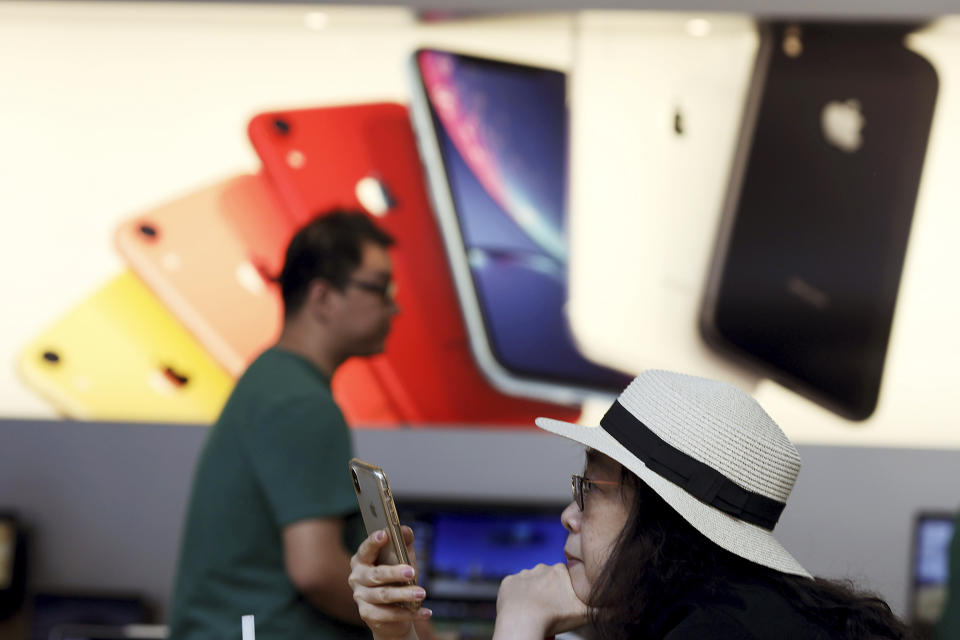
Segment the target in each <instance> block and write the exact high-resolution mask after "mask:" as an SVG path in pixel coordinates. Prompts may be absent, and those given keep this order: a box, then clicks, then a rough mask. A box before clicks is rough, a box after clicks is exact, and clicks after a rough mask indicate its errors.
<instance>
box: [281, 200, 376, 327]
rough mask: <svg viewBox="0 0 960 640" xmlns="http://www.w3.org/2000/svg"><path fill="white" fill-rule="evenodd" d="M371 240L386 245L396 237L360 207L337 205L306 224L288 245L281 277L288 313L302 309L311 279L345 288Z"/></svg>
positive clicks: (285, 311) (289, 314) (288, 314)
mask: <svg viewBox="0 0 960 640" xmlns="http://www.w3.org/2000/svg"><path fill="white" fill-rule="evenodd" d="M368 244H374V245H377V246H380V247H383V248H385V249H386V248H388V247H392V246H393V245H394V240H393V238H392V237H391V236H390V235H389V234H388V233H387V232H386V231H383V230H382V229H380V228H379V227H378V226H377V225H375V224H374V223H373V221H372V220H371V219H370V217H369V216H367V215H365V214H364V213H361V212H359V211H350V210H345V209H335V210H333V211H329V212H327V213H324V214H322V215H320V216H318V217H316V218H314V219H313V220H312V221H310V222H308V223H307V224H306V225H304V226H303V228H301V229H300V230H299V231H297V233H296V235H294V236H293V240H291V241H290V246H288V247H287V254H286V258H285V259H284V262H283V271H281V273H280V278H279V279H278V280H279V282H280V291H281V292H282V295H283V308H284V315H285V316H286V317H290V316H291V315H292V314H294V313H296V312H297V311H299V310H300V307H302V306H303V303H304V301H305V300H306V297H307V291H308V289H309V287H310V283H311V282H313V281H314V280H316V279H318V278H320V279H323V280H326V281H327V282H329V283H330V284H331V285H333V286H334V287H336V288H338V289H342V288H344V287H345V286H346V285H347V282H348V280H349V279H350V274H351V273H353V271H354V270H355V269H356V268H357V267H359V266H360V263H361V262H362V261H363V248H364V246H366V245H368Z"/></svg>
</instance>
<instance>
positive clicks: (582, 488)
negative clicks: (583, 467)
mask: <svg viewBox="0 0 960 640" xmlns="http://www.w3.org/2000/svg"><path fill="white" fill-rule="evenodd" d="M598 485H604V486H611V487H619V486H620V483H619V482H613V481H612V480H590V479H589V478H584V477H583V476H578V475H573V476H570V489H571V490H572V491H573V501H574V502H576V503H577V506H578V507H579V508H580V511H583V496H585V495H587V494H589V493H590V492H591V491H593V489H594V487H597V486H598Z"/></svg>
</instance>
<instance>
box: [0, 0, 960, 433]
mask: <svg viewBox="0 0 960 640" xmlns="http://www.w3.org/2000/svg"><path fill="white" fill-rule="evenodd" d="M658 15H659V16H660V17H661V18H662V14H652V15H650V16H646V15H637V14H631V16H627V18H629V19H626V18H624V19H622V20H621V19H620V17H618V16H616V15H614V16H613V18H612V19H611V18H610V17H609V16H606V17H605V16H604V15H602V14H601V15H599V16H598V15H597V13H595V12H588V13H586V14H572V13H567V14H538V15H532V16H505V17H499V18H484V19H472V20H466V21H462V22H457V23H447V24H433V25H420V24H418V23H416V22H415V21H414V18H413V15H412V13H411V12H410V11H409V10H407V9H402V8H379V9H364V8H356V7H339V8H330V7H322V6H319V5H310V6H309V7H307V6H278V5H273V6H263V5H252V4H251V5H240V6H231V5H225V4H213V5H205V4H200V5H188V4H174V3H170V4H168V3H147V4H140V5H138V4H135V3H101V4H97V3H62V4H58V3H52V4H48V3H0V60H2V61H3V62H2V63H0V141H2V145H0V180H2V184H3V188H2V189H0V211H2V212H3V218H2V227H0V279H2V284H3V289H4V291H5V300H6V301H7V302H6V305H5V307H6V308H7V309H9V310H11V311H12V312H8V313H5V314H3V320H2V331H0V362H2V363H4V365H3V366H2V367H0V407H2V411H3V414H4V415H7V416H24V417H35V418H43V417H52V416H53V414H52V412H51V410H50V409H49V408H48V406H47V405H46V404H45V403H43V402H41V401H40V400H39V399H38V398H37V397H36V396H35V395H34V394H33V393H32V392H31V391H30V390H28V389H27V388H25V387H24V385H23V384H22V383H21V382H20V380H19V378H18V377H17V376H16V374H15V372H14V367H13V366H12V363H13V362H14V361H15V359H16V355H17V352H18V350H19V349H20V348H21V347H22V346H23V345H24V344H25V343H26V342H27V340H29V338H30V337H31V336H33V335H34V334H35V333H36V332H37V331H39V330H40V328H41V327H42V326H44V325H45V324H46V323H49V322H51V321H52V320H53V319H54V318H56V317H57V316H58V315H59V314H61V313H63V312H64V311H65V310H66V309H68V308H69V307H70V306H71V305H72V304H75V303H76V302H77V301H79V300H81V299H82V298H84V297H85V296H86V295H88V294H89V293H90V292H91V291H92V290H93V289H95V288H96V287H97V286H99V285H100V284H101V283H102V282H103V281H105V280H106V279H107V278H108V277H109V276H111V275H112V274H114V273H116V272H117V271H118V270H120V269H121V268H122V266H123V265H122V263H121V261H120V260H119V258H118V257H117V255H116V253H115V252H114V250H113V248H112V241H111V236H112V232H113V229H114V227H115V226H116V225H117V224H118V223H119V222H121V221H123V220H125V219H127V218H128V217H131V216H133V215H136V214H137V213H138V212H141V211H143V210H145V209H148V208H151V207H153V206H156V205H158V204H160V203H162V202H164V201H166V200H168V199H171V198H173V197H176V196H178V195H182V194H185V193H188V192H190V191H192V190H195V189H198V188H200V187H202V186H204V185H206V184H209V183H211V182H213V181H215V180H217V179H219V178H221V177H226V176H229V175H232V174H236V173H241V172H248V171H253V170H255V168H256V166H257V162H256V158H255V155H254V154H253V152H252V150H251V148H250V146H249V144H248V143H247V140H246V136H245V128H244V127H245V124H246V121H247V119H248V118H249V117H250V116H251V115H253V114H254V113H256V112H258V111H260V110H265V109H272V108H282V107H290V106H308V105H318V104H324V103H335V102H350V101H369V100H380V99H389V100H399V101H404V100H406V98H407V95H408V88H407V82H406V79H405V76H404V72H403V66H404V63H405V61H406V59H407V57H408V56H409V54H410V52H411V51H412V50H413V49H414V48H415V47H416V46H418V45H423V44H429V45H434V46H439V47H448V48H453V49H457V50H461V51H470V52H477V53H483V54H488V55H495V56H498V57H504V58H508V59H514V60H519V61H525V62H531V63H534V64H542V65H547V66H553V67H557V68H561V69H566V70H568V71H570V72H571V74H572V78H573V80H572V83H573V85H574V86H578V85H577V83H578V82H580V81H582V80H583V76H582V75H581V76H579V79H578V75H577V74H578V73H580V72H582V69H580V68H579V67H578V66H577V63H576V57H577V53H578V46H579V45H580V43H583V42H586V41H587V38H588V37H589V38H592V40H591V42H592V43H593V45H592V46H594V47H597V46H599V47H603V46H605V45H604V42H605V41H604V38H603V35H604V34H603V33H602V32H597V31H596V29H597V25H598V24H601V25H602V24H603V23H604V21H606V23H608V24H609V23H610V22H619V23H621V26H620V27H618V28H619V29H620V33H621V35H623V33H626V37H627V38H628V39H629V35H630V32H629V30H630V29H633V28H635V29H636V30H637V34H639V35H644V34H646V35H647V36H649V34H650V24H651V21H653V22H656V20H657V19H659V18H658ZM694 15H698V14H691V17H693V16H694ZM708 17H711V16H708ZM713 18H714V19H716V17H715V16H713ZM670 19H671V20H673V21H674V22H675V23H676V22H677V21H678V18H676V17H672V18H670ZM684 19H685V18H684ZM723 20H726V21H730V20H733V21H734V22H737V23H738V24H741V25H747V26H746V27H743V28H746V29H749V28H750V27H749V25H750V21H749V20H748V19H747V18H746V17H744V16H739V17H738V16H725V17H724V18H723ZM631 21H632V22H631ZM681 22H682V20H681ZM631 24H633V25H634V26H631ZM718 24H719V21H718ZM957 24H958V22H957V21H956V20H946V21H943V22H941V23H939V24H938V25H935V26H934V27H932V28H931V29H928V30H927V31H925V32H924V33H921V34H918V35H915V36H913V37H912V38H911V41H910V43H911V46H912V47H913V48H914V49H916V50H917V51H920V52H921V53H924V54H925V55H928V56H929V57H930V59H931V60H932V62H933V63H934V65H935V66H936V67H937V70H938V73H939V75H940V95H939V102H938V106H937V112H936V117H935V121H934V124H933V132H932V137H931V142H930V146H929V152H928V158H927V163H926V165H925V171H924V176H923V182H922V185H921V193H920V197H919V200H918V203H917V210H916V215H915V220H914V228H913V232H912V237H911V241H910V247H909V253H908V258H907V263H906V267H905V271H904V278H903V282H902V287H901V294H900V303H899V307H898V313H897V316H896V319H895V325H894V329H893V335H892V338H891V343H890V349H889V353H888V358H887V367H886V376H885V379H884V384H883V390H882V395H881V399H880V405H879V408H878V410H877V412H876V414H875V415H874V417H873V418H871V419H870V420H868V421H867V422H865V423H850V422H848V421H846V420H843V419H841V418H838V417H836V416H834V415H833V414H831V413H829V412H827V411H825V410H823V409H821V408H820V407H818V406H816V405H814V404H813V403H811V402H808V401H806V400H804V399H802V398H800V397H799V396H797V395H796V394H794V393H792V392H790V391H787V390H785V389H783V388H781V387H779V386H778V385H775V384H773V383H770V382H767V381H762V380H761V381H759V382H758V381H757V380H756V379H755V378H753V379H749V380H748V382H747V383H745V386H748V388H753V389H754V391H755V393H756V395H757V397H758V399H759V400H760V402H761V403H762V404H763V405H764V406H766V407H767V408H768V410H769V411H770V412H771V414H772V415H773V416H774V417H775V418H777V419H778V420H779V422H780V423H781V424H782V425H783V427H784V429H785V430H786V431H787V432H788V434H789V435H790V436H791V437H793V438H794V439H796V440H797V441H799V442H809V443H842V444H849V445H864V446H874V445H881V446H906V447H911V446H917V447H958V446H960V428H958V426H960V425H958V422H960V420H958V418H957V417H956V412H955V411H954V406H953V395H952V391H953V390H954V389H956V388H958V386H960V384H958V383H960V369H958V368H957V367H955V366H954V362H953V356H955V355H956V354H958V353H960V333H958V332H957V331H955V327H956V326H958V325H960V298H958V297H957V296H954V295H951V292H952V290H953V289H954V288H955V287H954V286H953V277H954V274H956V273H958V272H960V253H958V252H957V251H955V249H954V238H956V237H958V235H960V233H958V232H960V217H957V216H956V215H955V212H956V211H957V210H958V208H960V192H958V191H957V190H956V189H955V187H954V175H955V174H956V169H957V167H958V158H957V153H960V151H958V150H960V144H958V143H960V118H957V117H955V115H954V114H956V113H960V108H958V107H960V104H958V101H960V93H958V90H957V86H958V82H957V81H958V73H960V35H958V27H957ZM738 28H739V27H738ZM624 30H626V32H625V31H624ZM622 39H623V38H621V40H622ZM636 41H637V42H638V43H640V44H643V43H644V42H647V41H645V40H642V38H638V39H637V40H636ZM688 41H689V46H690V47H691V51H693V50H695V48H696V47H698V46H701V45H700V44H698V43H699V42H703V40H698V39H697V38H694V37H688ZM611 42H612V40H611ZM730 42H732V43H733V44H732V45H731V46H736V47H741V44H742V38H741V39H739V40H738V39H737V38H733V39H732V40H731V41H730ZM738 43H741V44H738ZM674 44H676V43H674ZM721 45H722V46H721V49H720V54H718V55H722V51H723V48H722V47H723V46H726V45H723V43H722V42H721ZM611 46H612V45H611ZM681 46H682V47H686V46H687V45H686V44H683V43H681ZM641 48H642V47H641ZM741 48H742V47H741ZM738 50H739V49H738ZM611 51H613V49H611ZM622 59H623V58H622V57H621V62H622ZM737 60H739V61H740V62H744V61H745V60H747V61H748V59H747V58H743V56H742V55H740V57H739V58H737ZM633 62H634V63H635V64H636V65H657V66H658V67H660V68H666V69H672V67H671V65H676V68H677V72H678V73H680V72H682V71H683V70H684V69H689V65H688V66H686V67H684V66H683V65H681V64H680V63H679V61H678V59H676V58H673V57H671V56H664V57H660V58H657V59H651V58H650V57H649V56H647V57H642V56H640V57H637V59H636V60H635V61H633ZM740 62H738V63H737V64H731V66H730V71H729V73H731V74H737V73H740V72H741V71H742V69H741V67H743V66H744V65H743V64H740ZM744 64H745V62H744ZM622 66H623V65H622V64H621V67H622ZM591 73H592V74H597V73H600V72H597V70H596V69H593V70H591ZM590 77H591V79H594V78H595V75H591V76H590ZM598 77H599V81H598V82H597V83H596V84H597V86H599V87H600V90H601V91H605V92H606V95H607V96H608V98H609V100H610V101H617V100H619V101H623V100H624V99H625V96H629V99H630V100H637V99H643V97H642V96H643V91H639V92H638V91H636V87H633V88H632V89H633V90H632V91H629V92H628V91H627V89H628V88H627V87H623V86H622V83H618V79H619V78H620V76H619V75H618V72H617V67H616V66H615V65H611V68H610V70H609V71H608V73H607V75H606V76H598ZM731 77H732V76H731ZM694 80H695V79H691V83H694ZM694 84H695V83H694ZM738 86H739V87H740V89H737V87H738ZM618 87H619V88H618ZM738 90H742V83H740V84H739V85H738V84H737V83H736V82H732V83H727V84H725V83H723V82H718V84H717V89H716V91H717V92H718V93H717V101H718V104H720V103H724V104H730V103H731V100H732V101H733V102H734V103H735V102H736V96H735V95H733V94H731V93H724V91H727V92H730V91H738ZM662 98H663V96H656V95H651V96H649V99H650V100H653V99H662ZM577 100H578V98H577V95H576V94H574V95H573V98H572V104H571V110H572V111H573V112H574V114H576V112H577V106H578V105H577ZM629 106H630V105H629V104H628V105H627V107H629ZM642 106H643V105H640V104H638V105H637V107H638V108H637V109H630V108H626V109H622V110H621V111H620V112H619V115H618V116H617V117H618V118H620V120H619V121H614V122H619V123H620V124H621V125H622V127H623V128H624V130H625V131H628V130H629V129H630V127H633V126H636V124H637V120H636V116H635V114H636V112H637V111H642V109H641V107H642ZM574 122H575V125H576V122H577V121H576V115H574ZM608 125H609V123H608ZM579 126H582V123H581V125H579ZM725 140H726V141H725V142H721V143H718V144H717V146H716V147H715V148H714V149H713V151H712V153H716V154H718V155H723V154H725V153H728V152H729V149H728V148H727V145H730V144H732V142H733V138H732V136H728V137H727V138H726V139H725ZM642 151H643V150H642V149H628V150H626V151H623V152H622V153H621V154H620V155H617V154H608V153H604V150H603V149H602V148H601V149H599V150H597V151H594V152H593V153H591V154H590V155H587V156H583V155H580V156H577V157H576V158H575V159H574V173H573V176H572V189H573V191H574V193H577V192H578V189H580V190H582V189H583V187H584V181H585V180H589V178H588V177H585V176H587V174H586V172H578V171H576V168H577V166H583V165H588V166H595V167H596V166H599V167H606V168H608V169H609V170H610V171H620V172H622V174H623V175H624V176H625V179H628V180H630V181H631V182H630V185H631V188H633V189H636V190H637V191H641V192H642V191H643V190H644V189H653V188H654V186H656V187H657V188H659V189H660V190H661V191H664V184H663V180H662V176H661V177H660V180H661V183H660V184H658V185H652V184H645V183H644V182H643V175H644V174H643V172H640V171H637V168H638V167H642V166H643V164H642V162H643V157H642ZM712 179H713V181H714V182H717V183H718V184H720V183H722V180H720V179H718V178H717V174H716V173H714V174H713V175H712ZM673 180H675V181H676V185H675V190H676V193H677V194H678V195H679V194H681V193H682V192H683V191H684V190H690V189H692V188H695V186H691V185H688V184H685V183H683V181H682V179H681V178H680V177H674V178H673ZM670 184H671V182H670V176H667V178H666V185H667V186H669V185H670ZM587 187H589V183H588V184H587ZM666 192H667V193H669V189H666ZM574 201H575V204H576V206H574V208H573V210H572V211H571V216H572V223H571V227H572V228H576V225H577V223H578V221H580V223H583V221H584V220H587V221H588V222H587V224H589V220H591V219H593V218H594V217H596V216H598V215H606V216H609V215H611V214H612V213H615V212H611V211H610V210H609V209H608V208H602V209H594V208H592V207H591V206H590V203H589V201H588V202H587V203H582V202H581V203H579V204H577V201H576V199H574ZM655 222H656V221H654V220H651V228H652V229H656V228H658V227H657V226H656V225H657V224H662V223H656V224H655ZM700 233H701V236H696V237H695V236H692V235H688V236H686V237H684V236H683V235H682V234H677V233H676V230H674V231H673V235H672V236H671V237H675V238H679V240H675V241H669V242H666V241H665V242H660V243H659V244H660V245H661V246H660V247H659V249H658V250H659V251H661V252H663V254H664V255H669V254H670V253H671V251H672V252H678V251H683V250H685V249H686V247H687V244H688V243H687V241H688V240H689V239H691V238H696V240H697V246H699V247H701V248H700V249H698V251H700V252H701V254H702V252H703V251H706V250H707V248H709V247H710V246H711V242H712V240H711V238H710V235H709V231H701V232H700ZM703 234H706V235H703ZM654 237H655V238H659V236H656V235H654ZM576 241H577V239H576V238H574V243H576ZM637 253H642V252H640V251H638V252H637ZM700 257H701V258H702V255H701V256H700ZM574 264H576V261H575V262H574ZM615 266H616V265H614V267H615ZM600 275H601V276H602V275H603V274H602V273H601V274H600ZM703 275H704V274H702V273H701V274H700V277H701V278H702V276H703ZM572 279H573V280H574V281H576V274H573V275H572ZM595 280H596V281H598V282H599V281H602V280H603V278H596V279H595ZM606 280H607V281H609V282H614V283H616V285H617V287H618V288H620V289H629V288H630V287H635V286H639V284H637V283H631V282H623V281H622V280H619V279H618V272H617V271H616V270H615V269H614V270H613V271H611V272H610V273H608V274H607V278H606ZM699 285H700V281H695V282H693V283H692V285H691V286H690V287H689V291H688V292H686V293H684V296H685V297H684V298H683V301H682V304H679V305H678V307H677V308H682V309H684V311H683V314H684V315H682V317H681V316H678V318H677V323H678V325H683V326H687V327H689V329H686V330H685V331H684V332H683V335H682V336H681V337H674V336H667V337H666V338H663V339H661V336H659V335H654V334H650V335H647V334H645V336H646V339H648V340H649V341H651V342H653V343H654V344H657V345H658V347H657V348H658V350H659V351H658V352H657V353H656V354H655V357H653V358H651V359H650V360H649V361H647V360H644V361H638V362H637V363H636V366H635V368H636V369H642V368H646V367H647V366H652V365H656V366H668V367H669V366H671V364H672V366H673V367H674V368H681V369H690V368H693V369H696V368H697V366H698V363H699V361H697V360H695V359H690V358H687V359H684V358H681V357H680V354H684V353H686V354H699V353H705V352H704V350H703V347H702V345H701V344H699V342H698V341H699V338H698V337H697V335H696V332H695V330H694V329H693V326H694V324H695V322H694V318H693V314H694V313H695V310H696V304H697V299H698V298H699V291H698V288H699ZM620 326H621V331H622V332H623V333H622V340H624V341H626V340H630V339H636V337H635V335H634V334H632V333H631V330H632V329H631V319H630V318H625V319H624V320H623V322H621V323H620ZM597 332H598V333H599V334H602V335H608V334H607V333H605V332H606V328H603V329H598V330H597ZM587 338H588V339H589V336H588V337H587ZM708 357H710V356H709V354H705V355H703V358H708ZM713 361H716V362H719V364H718V365H717V367H715V368H713V369H712V370H711V373H713V374H715V375H716V376H717V377H723V378H728V379H733V380H736V381H738V382H740V381H742V380H744V377H743V375H742V372H740V371H738V370H737V369H736V368H735V367H733V365H730V364H729V363H725V362H724V361H722V360H720V359H716V358H713ZM748 378H749V377H748Z"/></svg>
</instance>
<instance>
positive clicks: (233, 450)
mask: <svg viewBox="0 0 960 640" xmlns="http://www.w3.org/2000/svg"><path fill="white" fill-rule="evenodd" d="M392 244H393V239H392V238H390V236H389V235H387V234H386V233H385V232H383V231H382V230H380V229H379V228H378V227H376V225H374V224H373V222H371V220H370V219H369V218H368V217H366V216H365V215H363V214H362V213H351V212H332V213H330V214H327V215H324V216H321V217H319V218H317V219H315V220H314V221H313V222H311V223H309V224H308V225H306V226H305V227H304V228H303V229H301V230H300V231H299V232H298V233H297V234H296V236H295V237H294V238H293V240H292V241H291V243H290V246H289V248H288V249H287V254H286V259H285V263H284V267H283V271H282V273H281V275H280V287H281V290H282V294H283V304H284V323H283V332H282V334H281V336H280V339H279V341H278V342H277V344H276V345H275V346H274V347H272V348H270V349H268V350H267V351H265V352H264V353H263V354H261V355H260V356H259V357H258V358H257V359H256V360H255V361H254V362H253V363H252V364H251V365H250V367H249V368H248V369H247V371H246V372H245V373H244V374H243V376H242V377H241V378H240V380H239V381H238V382H237V385H236V387H235V388H234V390H233V393H232V394H231V395H230V398H229V399H228V400H227V403H226V406H225V407H224V408H223V412H222V413H221V414H220V418H219V419H218V420H217V422H216V424H215V425H214V426H213V428H212V429H211V431H210V434H209V436H208V438H207V441H206V443H205V445H204V448H203V451H202V452H201V454H200V459H199V462H198V464H197V469H196V473H195V476H194V480H193V491H192V495H191V498H190V504H189V507H188V512H187V520H186V525H185V528H184V532H183V538H182V542H181V550H180V562H179V568H178V571H177V577H176V583H175V586H174V592H173V602H172V609H171V613H170V618H169V623H170V636H171V638H173V639H175V640H200V639H202V640H218V639H220V638H239V636H240V617H241V616H242V615H244V614H253V615H254V616H255V619H256V632H257V635H258V637H260V638H264V639H287V638H289V639H291V640H294V639H295V640H308V639H309V640H319V639H322V638H354V637H362V638H366V637H369V635H368V633H367V632H366V630H365V628H364V627H362V626H361V624H362V623H361V621H360V616H359V615H358V613H357V606H356V604H355V603H354V601H353V595H352V592H351V590H350V587H349V586H348V585H347V577H348V576H349V574H350V555H351V554H352V553H353V551H354V550H355V549H356V547H357V546H358V545H359V543H360V542H361V541H362V540H363V538H364V530H363V523H362V521H361V520H360V518H359V515H358V514H357V503H356V498H355V497H354V493H353V487H352V485H351V482H350V479H349V474H348V472H347V462H348V461H349V459H350V458H351V457H352V456H353V452H352V444H351V440H350V433H349V431H348V429H347V425H346V423H345V421H344V419H343V415H342V414H341V412H340V410H339V409H338V407H337V405H336V404H335V402H334V400H333V397H332V396H331V393H330V379H331V377H332V376H333V373H334V371H335V370H336V369H337V367H338V366H339V365H340V364H342V363H343V362H344V361H345V360H346V359H347V358H350V357H352V356H367V355H373V354H376V353H379V352H381V351H382V350H383V346H384V341H385V340H386V337H387V334H388V332H389V330H390V322H391V319H392V318H393V316H394V315H395V314H396V313H397V307H396V305H395V304H394V301H393V296H392V267H391V262H390V257H389V255H388V253H387V249H388V248H389V247H390V246H391V245H392Z"/></svg>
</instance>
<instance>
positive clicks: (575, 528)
mask: <svg viewBox="0 0 960 640" xmlns="http://www.w3.org/2000/svg"><path fill="white" fill-rule="evenodd" d="M582 517H583V513H582V512H581V511H580V507H578V506H577V503H576V502H570V504H568V505H567V508H566V509H564V510H563V513H561V514H560V522H562V523H563V528H564V529H566V530H567V531H569V532H570V533H578V532H579V531H580V518H582Z"/></svg>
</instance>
